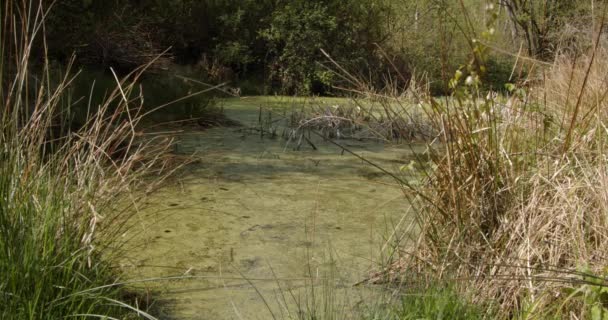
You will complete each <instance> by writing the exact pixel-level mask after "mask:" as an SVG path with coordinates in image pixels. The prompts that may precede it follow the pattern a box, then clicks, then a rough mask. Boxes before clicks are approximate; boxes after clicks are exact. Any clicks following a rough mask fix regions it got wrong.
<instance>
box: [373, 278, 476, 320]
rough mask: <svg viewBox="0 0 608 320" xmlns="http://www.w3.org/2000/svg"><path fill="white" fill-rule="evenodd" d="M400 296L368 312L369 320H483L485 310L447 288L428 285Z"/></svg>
mask: <svg viewBox="0 0 608 320" xmlns="http://www.w3.org/2000/svg"><path fill="white" fill-rule="evenodd" d="M418 289H419V290H408V291H407V292H404V293H402V297H401V299H400V302H399V303H397V304H396V305H393V306H392V307H390V308H381V309H380V310H372V311H370V312H369V313H368V316H366V317H364V319H369V320H420V319H424V320H448V319H449V320H452V319H454V320H475V319H486V318H487V317H488V315H487V313H488V310H484V308H483V307H482V306H478V305H475V304H473V303H472V302H470V301H469V300H467V299H466V298H465V297H463V296H462V295H460V294H458V293H457V291H456V290H455V289H453V288H451V287H449V286H439V285H435V286H431V287H429V288H426V289H425V288H418Z"/></svg>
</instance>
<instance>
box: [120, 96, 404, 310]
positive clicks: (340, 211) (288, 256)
mask: <svg viewBox="0 0 608 320" xmlns="http://www.w3.org/2000/svg"><path fill="white" fill-rule="evenodd" d="M302 103H303V102H302V100H293V99H287V98H262V97H258V98H241V99H229V100H225V101H223V102H222V104H223V107H224V109H225V112H226V115H227V116H228V117H230V118H231V119H234V120H236V121H238V122H240V123H241V124H242V125H243V126H242V127H215V128H211V129H207V130H201V129H198V128H182V130H183V132H182V133H180V134H179V135H178V136H177V139H178V140H177V146H176V149H175V151H176V152H177V153H180V154H193V155H194V157H195V159H196V160H197V162H196V163H194V164H191V165H189V166H187V167H186V169H185V170H184V171H185V172H183V173H181V174H180V175H179V177H178V178H175V179H174V181H171V183H169V184H168V185H167V186H166V187H165V188H163V189H162V190H160V191H159V192H156V193H155V194H153V195H152V196H151V197H150V198H149V199H148V200H147V201H148V203H147V204H148V206H147V209H146V210H145V211H144V212H143V213H142V215H140V218H139V219H141V222H140V226H141V228H142V229H143V232H142V233H141V235H140V236H138V237H137V238H136V240H135V242H137V247H136V248H137V249H136V250H135V252H134V254H133V256H132V257H131V258H130V259H128V260H125V261H124V262H123V263H122V264H123V267H124V268H125V270H126V272H127V273H128V275H129V277H131V278H136V279H140V278H150V277H169V276H176V275H177V276H179V275H185V276H191V277H196V278H189V279H186V280H171V281H162V282H155V283H151V284H148V285H147V287H148V288H150V289H153V290H155V291H156V292H157V294H156V296H155V298H156V299H157V300H158V302H157V304H158V308H157V312H158V313H159V316H160V317H161V318H163V319H271V318H272V317H273V316H272V315H271V312H272V313H273V314H274V316H275V317H276V318H278V319H286V318H289V317H290V316H291V317H292V318H295V317H296V316H297V312H296V309H298V308H297V305H298V301H299V303H302V304H304V303H305V302H304V301H305V298H304V297H306V296H310V295H311V289H314V290H316V296H317V298H319V296H321V295H322V294H321V292H322V291H323V290H325V292H326V294H327V295H329V293H328V290H329V291H330V293H331V295H333V296H339V297H341V298H340V299H345V300H348V301H347V302H340V303H337V304H338V305H340V306H343V305H345V304H346V305H348V306H349V307H345V309H344V310H343V311H340V312H344V313H349V312H351V308H350V306H352V305H357V304H358V302H360V301H359V300H365V299H366V296H367V295H368V294H369V292H368V291H369V290H365V289H359V287H356V288H353V287H352V284H354V283H356V282H358V281H360V280H361V279H363V278H364V277H365V276H366V274H367V272H368V271H369V270H370V269H373V268H374V267H375V266H376V263H377V262H378V260H379V259H380V248H381V247H382V245H383V243H384V238H385V237H386V236H387V235H388V234H389V233H390V232H391V230H392V229H393V228H394V227H395V225H396V224H397V223H398V221H399V220H400V219H401V218H402V217H403V216H404V214H405V212H406V208H407V204H406V202H405V200H404V197H403V194H402V191H401V189H400V188H399V187H398V186H397V185H396V184H395V181H394V180H392V179H391V178H390V177H387V176H386V175H384V174H382V173H381V172H380V171H379V170H378V169H376V168H373V167H372V166H370V165H369V164H366V163H364V162H363V161H361V160H360V159H357V158H356V157H354V156H352V155H349V154H348V153H343V152H342V150H341V149H340V148H339V147H337V146H335V145H332V144H329V143H326V142H323V141H322V139H320V138H315V137H314V136H313V137H312V138H311V140H312V141H313V143H314V144H315V146H316V147H317V148H318V150H313V149H312V147H311V146H310V145H308V144H303V145H302V146H301V147H300V149H299V150H294V147H295V143H294V142H293V141H292V142H291V143H287V142H286V141H285V140H284V139H281V138H275V139H272V138H269V137H267V136H266V137H261V136H260V134H259V132H257V131H255V130H248V129H247V128H249V127H258V126H259V123H258V120H259V110H260V109H259V108H260V106H262V107H264V108H270V109H271V110H272V111H273V115H274V117H275V118H277V119H278V117H279V116H280V115H281V114H287V113H288V112H289V110H291V109H292V108H299V107H300V106H301V104H302ZM314 103H326V104H336V103H345V100H339V99H330V100H325V101H323V100H321V101H315V102H314ZM264 110H267V109H264ZM264 112H267V111H264ZM264 114H265V113H264ZM279 130H281V129H280V128H279ZM338 142H339V143H341V144H343V145H345V146H347V147H348V148H349V149H351V150H353V151H355V152H356V153H357V154H360V155H362V156H364V157H365V158H367V159H369V160H371V161H373V162H375V163H377V164H379V165H381V166H382V167H384V168H386V169H388V170H391V171H398V169H399V167H400V166H401V165H403V164H407V163H409V161H410V158H409V154H410V153H409V151H408V148H406V147H404V146H389V145H384V144H382V143H378V142H375V141H357V140H339V141H338ZM138 231H140V230H138ZM330 272H331V275H330ZM311 277H312V278H317V279H316V280H315V281H313V282H312V284H314V285H312V286H311V282H310V281H304V280H302V279H306V278H311ZM328 277H329V278H330V279H329V280H327V281H323V280H320V279H323V278H325V279H326V278H328ZM244 278H247V279H244ZM324 283H325V284H324ZM327 283H331V286H329V287H331V288H328V285H327ZM262 297H263V298H264V299H262ZM300 299H302V300H300ZM322 300H323V299H322ZM325 300H327V299H325ZM309 301H310V300H309Z"/></svg>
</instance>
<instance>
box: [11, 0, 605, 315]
mask: <svg viewBox="0 0 608 320" xmlns="http://www.w3.org/2000/svg"><path fill="white" fill-rule="evenodd" d="M104 3H105V4H102V3H101V2H99V3H97V2H94V1H80V0H78V1H76V0H74V1H65V2H52V1H50V2H49V1H42V0H41V1H26V0H9V1H7V2H4V3H3V4H1V5H0V19H1V21H0V101H2V103H3V108H2V110H1V111H0V125H1V127H2V129H1V130H0V275H2V277H1V278H0V318H2V319H60V318H77V319H88V318H104V319H105V318H107V319H138V318H145V319H155V317H154V315H153V314H152V313H153V312H152V311H151V310H154V309H153V308H150V305H148V304H149V299H148V297H145V296H141V295H140V294H139V293H138V292H136V291H134V290H132V289H129V288H128V287H126V286H124V285H122V284H123V283H128V282H129V280H127V281H123V279H121V275H120V274H118V271H117V270H118V269H117V268H116V266H114V265H113V261H117V260H118V258H119V257H120V256H123V255H128V252H125V250H124V246H125V244H126V243H127V242H128V240H129V239H125V238H124V237H123V235H124V234H125V231H126V230H131V228H134V225H135V222H134V219H133V218H134V217H135V216H136V215H137V213H138V210H139V208H140V207H141V206H142V205H144V204H143V201H142V199H144V198H145V196H146V194H148V193H150V192H153V191H154V190H155V189H156V188H158V187H159V186H161V185H162V183H163V181H164V180H165V179H166V178H167V177H169V176H171V174H172V173H174V172H175V170H178V169H179V168H180V166H181V164H180V163H179V161H176V157H175V155H174V154H172V151H173V148H174V147H173V141H172V139H171V138H170V137H169V136H165V135H162V134H159V135H148V134H147V133H146V130H145V125H144V124H148V123H153V124H154V123H158V122H168V123H172V124H175V123H182V122H184V123H188V124H194V125H196V126H198V127H200V128H201V129H202V128H206V127H209V126H216V125H234V124H235V123H232V122H231V121H230V120H229V119H228V118H226V117H225V116H224V115H223V113H222V109H221V108H219V107H218V106H217V105H216V102H217V99H218V98H221V97H225V96H231V95H237V96H238V95H240V94H245V93H256V94H267V93H276V94H279V93H282V94H288V95H301V96H307V95H315V94H316V95H318V94H324V95H328V96H345V97H349V98H350V102H349V103H348V104H347V105H343V106H341V105H336V106H335V107H334V106H330V107H327V106H323V107H321V106H312V107H311V108H310V109H308V110H304V109H302V111H301V112H299V111H298V112H294V113H293V114H291V115H290V119H291V122H292V123H291V126H292V128H291V129H294V130H296V131H297V130H310V131H314V132H316V134H318V135H320V136H322V137H323V138H324V139H328V140H330V141H338V142H337V143H338V144H337V145H339V139H364V138H373V139H377V140H379V141H385V142H387V143H392V142H406V143H407V142H417V143H425V144H427V147H426V148H425V150H424V151H419V150H416V151H415V150H412V152H413V153H414V157H415V159H416V160H415V161H412V162H411V163H409V164H408V163H404V164H403V165H402V166H401V169H400V171H399V172H396V173H393V172H388V171H386V170H385V172H388V173H389V174H390V175H391V177H393V178H394V179H395V180H396V182H398V183H399V184H400V186H401V188H402V189H403V194H404V196H405V198H406V200H407V202H408V204H409V205H410V206H411V209H410V210H408V214H412V215H413V217H414V218H415V219H413V222H412V223H411V224H409V225H403V226H401V225H400V226H398V229H396V230H394V232H393V234H392V235H391V236H390V237H388V240H387V243H386V245H385V246H384V247H383V250H384V252H383V256H385V257H386V259H385V261H383V263H382V264H381V265H380V266H378V268H377V269H376V270H374V271H373V272H371V273H370V275H369V277H367V278H366V279H365V281H362V282H361V283H360V285H371V286H381V288H385V289H386V290H387V291H389V292H391V298H390V299H388V301H369V306H364V307H361V308H359V309H362V310H363V311H362V314H361V315H360V316H361V318H364V319H420V318H423V319H565V318H568V319H593V320H600V319H607V318H608V305H607V303H606V297H607V292H608V291H607V289H606V287H608V282H607V281H606V277H607V276H608V275H607V274H606V272H607V271H606V257H605V255H606V252H607V249H608V216H607V212H608V211H607V210H608V193H607V192H608V166H607V164H608V158H607V157H606V150H605V144H606V141H607V137H608V128H607V127H606V123H607V122H608V113H607V111H606V108H605V107H606V104H607V102H606V97H607V96H608V85H607V81H606V74H607V71H608V63H607V61H608V49H607V47H606V39H607V37H606V35H605V29H606V24H607V21H606V19H607V18H608V17H607V10H608V6H607V5H606V4H602V3H600V2H597V1H571V2H568V3H565V2H563V3H562V2H560V1H556V0H543V1H538V2H533V1H521V0H500V1H498V2H493V1H487V2H486V1H473V0H471V1H464V0H459V1H420V2H416V4H415V5H413V4H410V3H408V2H404V3H403V4H396V3H393V2H390V1H388V2H387V1H359V0H349V4H350V5H351V6H350V7H349V9H344V6H341V4H340V2H339V1H311V2H308V1H300V0H297V1H295V0H294V1H292V2H289V1H288V2H286V3H283V2H277V3H275V2H274V1H260V2H256V1H253V0H248V1H244V2H242V3H241V4H238V3H237V2H231V1H226V2H222V1H219V2H212V1H202V2H200V3H199V4H193V3H190V2H188V1H176V3H170V2H169V1H160V2H159V3H160V4H157V7H154V6H153V10H152V9H150V8H147V7H146V8H144V7H145V6H143V5H142V4H137V3H139V2H133V3H129V4H126V5H125V4H123V5H121V4H120V1H107V2H104ZM178 4H179V5H178ZM142 6H143V7H142ZM139 9H142V10H139ZM143 9H150V10H148V11H146V10H143ZM129 10H131V11H129ZM138 10H139V11H138ZM349 10H350V11H349ZM129 12H132V13H133V14H129ZM142 12H143V13H142ZM85 13H86V14H85ZM135 13H137V14H135ZM399 13H405V14H404V15H403V16H404V18H403V19H401V20H400V19H399ZM197 15H203V16H205V17H207V18H209V19H208V20H207V21H208V22H205V23H199V24H196V23H194V22H193V21H198V20H197ZM180 17H183V20H180V19H179V18H180ZM406 18H407V19H406ZM477 20H479V21H483V22H482V23H479V22H477ZM67 21H70V22H72V23H74V24H75V25H77V26H82V30H83V31H75V30H72V29H71V27H68V26H67V23H65V22H67ZM207 24H208V25H207ZM256 24H258V25H260V27H259V29H255V32H254V34H250V33H247V32H244V31H243V30H248V29H247V27H249V26H251V25H256ZM102 26H107V28H102ZM195 26H196V28H194V27H195ZM435 27H436V28H435ZM189 29H192V30H189ZM252 30H253V29H252ZM429 30H437V31H433V32H430V31H429ZM196 32H200V35H199V36H197V35H196V34H195V33H196ZM203 35H204V36H203ZM509 39H510V40H509ZM86 41H88V42H86ZM83 42H85V43H83ZM58 44H61V45H58ZM331 44H335V47H334V48H333V50H329V51H325V50H328V49H327V48H328V47H331ZM338 44H340V45H338ZM171 46H173V47H172V49H164V48H167V47H171ZM513 48H515V49H513ZM324 49H325V50H324ZM74 52H75V53H76V54H77V55H76V56H74V55H73V53H74ZM496 52H499V53H500V54H497V53H496ZM504 52H508V53H509V54H508V55H505V54H503V53H504ZM505 56H506V57H505ZM178 62H182V63H181V64H180V63H178ZM357 65H360V66H363V67H360V68H356V66H357ZM96 68H97V69H96ZM425 68H426V69H425ZM77 69H80V70H81V71H76V70H77ZM99 69H101V70H103V72H99V73H98V72H96V71H91V70H99ZM172 72H173V74H172ZM260 75H261V76H260ZM259 77H262V79H260V78H259ZM199 80H200V81H199ZM207 82H209V83H217V85H206V84H205V83H207ZM256 84H257V85H256ZM241 89H242V90H243V91H245V92H242V90H241ZM169 105H173V106H175V108H174V109H172V111H166V110H165V109H166V107H167V106H169ZM261 110H262V109H261V108H260V131H261V132H264V130H267V129H266V128H264V123H263V122H262V116H261V114H262V111H261ZM270 124H271V122H270V121H269V125H270ZM302 136H304V135H303V134H302ZM309 143H310V141H309ZM311 144H312V143H311ZM313 148H314V146H313ZM345 150H346V149H345ZM346 151H348V150H346ZM176 162H177V163H176ZM380 169H382V168H380ZM382 170H384V169H382ZM412 176H416V177H417V179H418V182H417V183H412V182H411V179H410V178H411V177H412ZM329 286H331V285H329ZM279 289H280V288H279ZM323 289H326V290H327V291H326V292H330V293H331V292H332V290H331V289H332V288H321V289H320V290H323ZM314 291H315V290H314V284H312V281H311V292H312V294H313V295H314ZM261 298H262V299H263V297H261ZM317 298H318V297H317ZM323 299H326V300H325V301H323V303H319V306H323V308H324V310H315V309H314V306H315V303H314V302H315V297H314V296H313V297H312V301H313V303H312V307H311V306H301V308H302V310H298V311H299V312H298V313H297V316H295V317H296V318H298V319H319V318H323V319H325V318H328V319H334V318H339V317H340V315H336V314H333V313H335V312H339V311H338V310H343V309H340V308H341V307H342V306H332V305H331V303H332V302H334V301H335V299H334V297H323ZM359 307H360V306H359ZM311 308H312V309H311ZM328 310H329V311H328ZM324 311H328V313H327V314H325V313H323V312H324ZM332 312H333V313H332ZM149 313H150V314H149Z"/></svg>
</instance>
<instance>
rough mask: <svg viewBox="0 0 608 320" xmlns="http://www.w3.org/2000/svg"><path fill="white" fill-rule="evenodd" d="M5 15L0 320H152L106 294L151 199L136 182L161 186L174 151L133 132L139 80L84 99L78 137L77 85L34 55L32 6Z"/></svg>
mask: <svg viewBox="0 0 608 320" xmlns="http://www.w3.org/2000/svg"><path fill="white" fill-rule="evenodd" d="M0 10H3V11H1V12H0V17H1V18H2V23H1V24H0V25H1V28H2V29H0V35H1V39H0V40H1V41H0V47H1V49H0V76H1V78H0V101H1V103H2V110H1V111H0V126H1V130H0V274H1V275H2V277H1V278H0V318H2V319H59V318H66V317H69V318H106V317H107V318H124V317H127V316H128V315H129V314H133V315H139V316H140V317H141V316H144V317H146V318H150V317H149V316H147V315H146V314H145V313H143V312H141V311H138V310H137V305H138V301H137V298H136V297H135V296H132V295H131V296H129V295H128V293H127V292H126V291H125V290H124V289H123V288H122V287H120V286H118V285H113V284H114V283H116V281H118V275H117V274H116V270H115V269H113V268H112V265H111V263H110V261H111V260H112V259H114V258H115V257H116V256H117V255H121V254H124V252H122V251H121V245H122V243H123V241H125V240H124V239H122V238H121V235H122V233H123V232H124V231H125V230H126V229H128V228H129V227H130V226H131V224H132V223H131V222H130V218H131V217H132V216H133V213H134V212H135V211H136V210H135V209H136V206H137V204H138V203H139V202H138V198H137V196H136V194H135V193H134V192H133V191H134V190H148V191H149V190H151V188H154V182H151V181H150V179H145V180H144V179H143V178H144V177H146V176H149V175H151V174H153V173H156V174H158V171H157V169H156V168H158V167H160V166H157V164H159V163H161V162H162V161H163V158H162V155H163V154H165V152H164V151H165V150H166V149H167V148H168V146H169V141H167V140H163V139H147V140H146V141H145V142H144V141H143V140H141V139H140V133H139V132H138V131H137V124H138V122H139V121H140V120H141V118H142V116H143V113H142V112H141V110H142V109H141V108H142V105H143V100H142V99H143V98H142V96H141V95H138V94H136V93H137V87H136V86H135V84H136V82H137V79H138V78H139V77H140V76H141V72H142V70H143V69H141V70H138V71H135V72H133V73H131V74H129V75H127V76H126V77H124V78H122V79H118V77H117V78H115V85H114V86H113V87H112V89H111V90H109V91H107V92H105V93H104V99H103V100H101V101H100V102H99V103H98V104H93V103H92V102H91V100H90V99H89V103H88V105H87V108H86V110H87V117H86V121H85V122H83V123H81V124H80V125H79V128H78V129H74V128H72V126H71V125H70V123H71V122H70V121H71V120H72V119H71V118H70V117H69V116H68V115H67V110H70V108H71V106H72V105H73V103H74V100H73V96H72V95H71V91H70V90H69V89H68V88H69V87H70V85H71V84H72V83H73V82H74V81H75V79H77V75H76V73H72V72H71V70H69V69H70V67H69V66H68V67H67V69H68V70H67V71H66V72H65V73H64V76H63V77H61V78H60V79H58V80H57V79H54V77H52V76H51V67H50V66H49V63H48V61H46V60H45V61H42V62H40V61H37V60H35V59H34V58H33V56H32V55H31V54H32V52H33V51H34V50H35V49H36V48H39V46H40V45H41V43H42V44H43V43H44V42H43V35H42V34H41V32H42V26H43V22H44V16H45V14H46V12H43V11H41V10H40V9H39V8H38V7H36V6H33V5H30V4H29V3H27V2H21V3H10V2H9V4H8V5H7V6H4V5H3V7H2V8H1V9H0ZM52 78H53V79H52ZM92 95H93V89H91V94H90V96H92ZM157 177H158V175H157ZM153 180H154V181H156V180H158V179H153ZM144 183H145V185H144ZM144 187H145V188H144ZM118 199H120V200H121V201H117V200H118Z"/></svg>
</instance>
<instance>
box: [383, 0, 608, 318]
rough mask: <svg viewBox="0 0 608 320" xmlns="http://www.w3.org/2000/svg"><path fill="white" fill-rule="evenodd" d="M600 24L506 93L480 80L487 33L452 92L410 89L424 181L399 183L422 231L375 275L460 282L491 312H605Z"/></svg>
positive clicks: (534, 65) (607, 225)
mask: <svg viewBox="0 0 608 320" xmlns="http://www.w3.org/2000/svg"><path fill="white" fill-rule="evenodd" d="M490 9H491V8H490ZM595 27H596V28H595V29H596V30H600V31H596V33H595V34H594V35H593V37H592V39H591V41H593V47H592V48H590V49H589V50H588V51H587V52H586V53H585V54H582V55H580V56H577V57H576V58H573V57H572V56H566V55H557V57H556V59H555V61H554V62H553V63H543V62H541V61H535V60H527V61H528V62H529V61H531V62H530V63H528V62H526V63H524V64H518V65H516V66H515V72H518V69H526V70H527V71H526V72H522V73H524V74H528V78H527V79H525V80H524V81H522V82H520V83H515V84H512V85H509V86H507V90H508V92H509V94H508V95H507V96H501V95H495V94H493V93H492V92H491V91H488V90H485V89H483V88H484V85H483V81H484V76H485V74H486V73H487V69H486V64H485V61H486V57H487V52H488V50H489V48H488V47H486V46H484V45H483V42H484V41H485V40H483V38H482V41H475V42H472V44H473V47H472V48H473V52H472V54H471V60H470V62H469V63H468V64H467V65H465V66H463V67H462V68H460V69H459V70H458V71H457V72H455V73H453V76H452V77H451V78H450V79H449V81H448V84H449V87H450V90H451V92H452V93H451V95H450V96H449V97H446V98H431V97H429V96H428V95H426V94H425V92H421V93H420V94H416V95H415V96H416V97H421V98H420V99H418V101H417V103H419V104H420V105H421V106H426V107H421V108H424V110H422V111H421V112H423V113H424V114H425V115H426V118H425V120H424V121H425V122H426V123H427V124H428V125H430V126H431V127H432V130H429V132H433V133H434V136H432V137H431V139H430V140H429V141H430V142H429V144H428V150H427V151H426V152H425V153H421V154H419V159H420V166H419V167H420V168H427V169H426V170H425V172H424V175H425V176H426V178H425V183H423V184H420V185H410V184H407V183H404V185H403V186H404V191H405V192H406V193H407V194H408V197H409V198H410V202H411V204H412V205H413V206H415V207H416V210H414V211H415V212H416V218H417V219H416V222H415V225H414V226H410V227H408V229H407V230H412V229H414V230H416V229H419V230H420V232H419V236H418V237H417V238H415V239H414V240H415V241H414V244H415V245H414V246H413V247H411V246H410V245H408V246H407V247H401V248H399V249H398V250H397V254H396V255H395V258H394V260H392V262H391V265H390V266H388V267H387V269H386V270H385V272H380V273H378V274H376V275H375V277H374V281H375V282H376V283H384V282H390V283H404V284H407V283H409V282H411V281H412V280H416V279H420V278H422V279H428V278H431V279H434V280H433V281H434V282H437V281H439V282H440V283H441V282H446V283H455V284H456V285H455V290H457V291H458V292H462V293H466V294H467V295H471V296H472V300H471V301H472V303H476V304H481V305H491V306H492V309H493V312H495V313H493V316H492V317H493V318H502V319H513V318H515V319H519V318H523V319H546V318H572V317H575V318H578V319H603V318H604V317H605V314H606V312H608V308H607V307H606V305H605V304H604V302H603V301H604V300H603V297H604V296H605V287H606V286H607V283H606V280H605V276H606V274H605V272H606V271H605V270H606V269H605V268H606V260H605V254H604V253H605V252H606V250H607V249H608V248H607V244H608V219H606V208H607V207H608V202H607V200H606V199H608V197H606V190H608V189H607V187H608V186H607V185H606V181H607V180H606V176H607V171H606V169H607V165H608V162H607V158H606V152H605V143H606V141H607V140H606V138H607V137H608V136H607V135H606V133H607V130H606V123H607V121H608V118H607V114H606V111H605V110H606V99H605V98H606V92H607V89H606V82H605V70H606V63H605V61H606V51H605V48H604V47H603V45H602V43H603V40H602V39H603V35H602V32H601V30H602V29H603V27H604V22H603V20H599V19H598V21H597V25H596V26H595ZM488 35H489V33H486V36H488ZM424 97H426V98H424ZM384 98H385V99H386V101H387V102H385V104H386V106H387V108H390V106H391V105H395V103H396V102H398V101H400V100H401V99H403V98H402V97H399V96H391V97H386V96H385V97H384ZM427 162H430V165H426V164H428V163H427ZM409 244H411V242H409ZM404 301H405V300H404ZM431 318H432V317H431ZM473 318H474V317H473Z"/></svg>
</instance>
